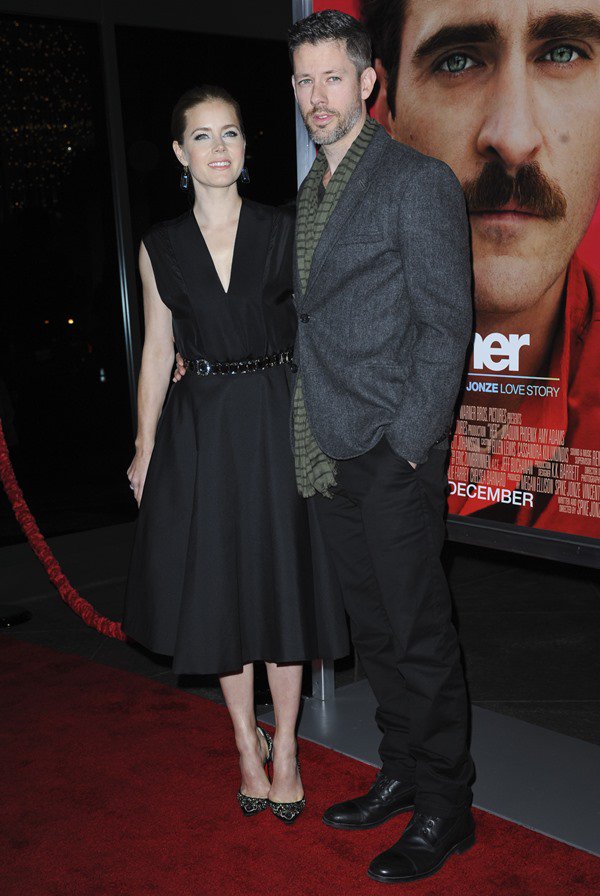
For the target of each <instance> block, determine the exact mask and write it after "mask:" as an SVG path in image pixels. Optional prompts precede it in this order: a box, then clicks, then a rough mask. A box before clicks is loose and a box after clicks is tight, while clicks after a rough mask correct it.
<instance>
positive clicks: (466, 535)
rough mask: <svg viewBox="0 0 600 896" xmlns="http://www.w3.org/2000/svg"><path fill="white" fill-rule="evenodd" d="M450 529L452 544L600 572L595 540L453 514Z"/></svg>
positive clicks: (448, 522) (599, 552)
mask: <svg viewBox="0 0 600 896" xmlns="http://www.w3.org/2000/svg"><path fill="white" fill-rule="evenodd" d="M446 528H447V533H448V541H451V542H456V543H459V544H471V545H474V546H476V547H484V548H493V549H495V550H499V551H509V552H511V553H513V554H524V555H526V556H530V557H540V558H542V559H545V560H554V561H556V562H559V563H571V564H573V565H576V566H587V567H590V568H592V569H600V541H599V540H598V539H595V538H585V537H584V536H577V535H569V534H565V533H563V532H551V531H549V530H547V529H533V528H529V527H526V526H515V525H510V524H507V523H494V522H488V521H486V520H473V519H465V518H462V517H458V516H454V515H452V514H449V515H448V519H447V520H446Z"/></svg>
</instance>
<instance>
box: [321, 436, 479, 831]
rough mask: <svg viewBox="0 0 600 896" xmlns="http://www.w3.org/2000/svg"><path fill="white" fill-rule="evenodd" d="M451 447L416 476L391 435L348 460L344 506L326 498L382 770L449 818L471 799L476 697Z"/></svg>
mask: <svg viewBox="0 0 600 896" xmlns="http://www.w3.org/2000/svg"><path fill="white" fill-rule="evenodd" d="M446 465H447V450H445V449H444V448H441V447H433V448H432V449H431V450H430V452H429V457H428V459H427V461H426V462H425V463H423V464H420V465H419V466H418V467H417V469H416V470H414V469H413V468H412V467H411V465H410V464H409V463H408V462H407V461H406V460H404V459H403V458H401V457H398V456H397V455H396V454H395V453H394V452H393V451H392V449H391V448H390V446H389V444H388V442H387V441H386V439H385V437H384V438H382V439H381V440H380V441H379V443H378V444H376V445H375V447H374V448H372V449H371V450H370V451H368V452H367V453H366V454H362V455H360V456H359V457H356V458H352V459H350V460H341V461H338V462H337V485H336V487H335V488H334V489H333V495H334V496H333V498H332V499H330V498H325V497H322V496H317V498H316V499H315V504H316V507H317V509H318V516H319V522H320V525H321V528H322V530H323V534H324V536H325V539H326V541H327V545H328V548H329V550H330V553H331V557H332V559H333V562H334V563H335V567H336V570H337V573H338V576H339V579H340V582H341V585H342V588H343V592H344V600H345V604H346V611H347V613H348V615H349V617H350V623H351V630H352V638H353V642H354V646H355V649H356V651H357V653H358V655H359V657H360V661H361V663H362V666H363V668H364V670H365V673H366V675H367V678H368V680H369V683H370V685H371V688H372V689H373V692H374V694H375V697H376V699H377V702H378V710H377V715H376V719H377V722H378V724H379V727H380V728H381V729H382V731H383V739H382V741H381V745H380V750H379V752H380V756H381V760H382V771H383V772H384V774H386V775H387V776H388V777H390V778H395V779H397V780H401V781H406V782H414V783H415V784H416V786H417V797H416V801H415V803H416V807H417V809H418V810H419V811H422V812H424V813H426V814H427V815H433V816H438V817H448V816H451V815H453V814H454V813H455V812H456V811H457V809H458V808H459V807H461V806H465V805H468V804H469V803H470V799H471V792H470V788H469V783H470V779H471V777H472V773H473V767H472V763H471V759H470V757H469V754H468V751H467V747H466V743H467V718H468V710H467V697H466V690H465V683H464V677H463V672H462V668H461V664H460V652H459V647H458V640H457V636H456V631H455V629H454V626H453V624H452V621H451V603H450V595H449V591H448V584H447V582H446V577H445V575H444V571H443V569H442V565H441V561H440V553H441V550H442V546H443V541H444V532H445V523H444V510H445V495H446V485H447V480H446Z"/></svg>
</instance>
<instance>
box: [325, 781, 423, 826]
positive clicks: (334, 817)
mask: <svg viewBox="0 0 600 896" xmlns="http://www.w3.org/2000/svg"><path fill="white" fill-rule="evenodd" d="M415 793H416V787H415V786H414V785H413V784H406V783H403V782H402V781H394V779H393V778H387V777H386V776H385V775H384V774H383V773H382V772H378V773H377V777H376V778H375V781H374V783H373V786H372V787H371V789H370V790H369V791H368V792H367V793H365V795H364V796H357V797H356V798H355V799H353V800H347V801H346V802H345V803H336V804H335V806H331V808H330V809H328V810H327V812H326V813H325V815H324V816H323V821H324V822H325V824H328V825H329V827H331V828H341V829H342V830H345V831H353V830H356V829H358V828H363V829H364V828H376V827H377V825H379V824H383V822H384V821H387V820H388V818H393V817H394V815H398V814H399V813H400V812H408V811H409V810H411V809H412V808H413V804H414V799H415Z"/></svg>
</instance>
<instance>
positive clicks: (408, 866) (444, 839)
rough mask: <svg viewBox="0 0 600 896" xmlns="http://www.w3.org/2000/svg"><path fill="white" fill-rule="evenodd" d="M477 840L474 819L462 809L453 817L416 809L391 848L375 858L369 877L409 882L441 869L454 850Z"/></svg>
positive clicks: (466, 847) (458, 851)
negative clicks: (439, 815) (436, 816)
mask: <svg viewBox="0 0 600 896" xmlns="http://www.w3.org/2000/svg"><path fill="white" fill-rule="evenodd" d="M474 843H475V822H474V820H473V816H472V815H471V811H470V810H469V809H463V810H462V811H461V812H460V814H459V815H454V816H453V817H452V818H433V817H431V816H429V815H423V814H422V813H420V812H415V814H414V815H413V817H412V818H411V820H410V821H409V823H408V827H407V828H406V830H405V831H404V833H403V834H402V836H401V837H400V839H399V840H398V842H397V843H395V844H394V845H393V846H392V847H391V848H390V849H387V850H386V851H385V852H382V853H381V855H379V856H377V858H375V859H373V861H372V862H371V866H370V868H369V871H368V875H369V877H372V878H373V880H379V881H382V882H383V883H391V884H399V883H410V882H411V881H413V880H420V879H421V878H422V877H429V875H430V874H435V873H436V871H439V870H440V868H441V867H442V865H443V864H444V862H445V861H446V859H448V858H450V856H451V855H452V854H453V853H457V854H458V853H461V852H466V850H467V849H470V848H471V846H473V844H474Z"/></svg>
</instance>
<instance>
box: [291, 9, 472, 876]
mask: <svg viewBox="0 0 600 896" xmlns="http://www.w3.org/2000/svg"><path fill="white" fill-rule="evenodd" d="M289 46H290V55H291V58H292V63H293V71H294V74H293V86H294V91H295V94H296V99H297V101H298V104H299V107H300V111H301V113H302V116H303V119H304V121H305V124H306V126H307V128H308V131H309V133H310V135H311V136H312V138H313V139H314V140H315V142H316V143H317V144H319V145H320V146H321V150H320V152H319V154H318V156H317V159H316V160H315V163H314V165H313V167H312V168H311V171H310V173H309V175H308V176H307V178H306V180H305V181H304V183H303V185H302V187H301V189H300V193H299V197H298V221H297V233H296V267H295V302H296V306H297V310H298V319H299V327H298V336H297V341H296V348H295V355H294V361H295V364H296V365H297V378H296V386H295V392H294V407H293V415H292V429H293V437H294V438H293V441H294V452H295V457H296V471H297V479H298V486H299V490H300V491H301V493H302V494H304V495H305V496H306V497H311V500H314V501H315V503H316V505H317V508H318V515H319V521H320V525H321V527H322V529H323V533H324V535H325V537H326V540H327V543H328V546H329V549H330V551H331V556H332V559H333V561H334V563H335V566H336V569H337V572H338V576H339V578H340V581H341V584H342V587H343V591H344V599H345V604H346V609H347V611H348V614H349V617H350V620H351V629H352V635H353V640H354V645H355V647H356V650H357V652H358V655H359V657H360V660H361V663H362V665H363V668H364V669H365V672H366V674H367V676H368V679H369V682H370V684H371V686H372V688H373V691H374V693H375V696H376V698H377V701H378V710H377V722H378V724H379V726H380V728H381V729H382V731H383V739H382V741H381V746H380V755H381V760H382V770H381V772H380V773H378V775H377V777H376V779H375V782H374V784H373V786H372V788H371V789H370V790H369V792H368V793H367V794H365V795H362V796H360V797H356V798H354V799H350V800H348V801H346V802H343V803H340V804H337V805H336V806H332V807H331V808H330V809H328V810H327V812H326V813H325V816H324V819H323V820H324V821H325V823H326V824H328V825H330V826H331V827H334V828H341V829H360V828H371V827H374V826H375V825H378V824H381V823H383V822H384V821H386V820H387V819H388V818H391V817H393V816H394V815H396V814H398V813H399V812H404V811H408V810H410V809H413V807H414V814H413V816H412V819H411V821H410V822H409V824H408V827H407V829H406V831H405V832H404V834H403V835H402V837H401V838H400V840H399V841H398V842H397V843H396V844H394V846H392V847H391V848H390V849H389V850H387V851H386V852H384V853H382V854H381V855H380V856H378V857H376V858H375V859H374V860H373V862H372V863H371V866H370V868H369V875H370V876H371V877H373V878H374V879H376V880H380V881H397V882H407V881H413V880H417V879H419V878H421V877H425V876H427V875H430V874H433V873H435V872H436V871H437V870H438V869H439V868H440V867H441V866H442V865H443V864H444V862H445V861H446V859H447V858H448V857H449V856H450V855H452V854H453V853H460V852H463V851H464V850H466V849H468V848H469V847H470V846H471V845H472V843H473V842H474V823H473V819H472V816H471V812H470V800H471V792H470V786H469V785H470V781H471V778H472V773H473V768H472V763H471V760H470V757H469V753H468V749H467V698H466V692H465V684H464V678H463V673H462V669H461V665H460V658H459V648H458V642H457V637H456V632H455V630H454V628H453V626H452V622H451V610H450V596H449V592H448V586H447V582H446V579H445V576H444V572H443V570H442V567H441V563H440V552H441V548H442V545H443V540H444V511H445V492H446V463H447V454H448V433H449V431H450V428H451V424H452V415H453V408H454V404H455V401H456V397H457V394H458V390H459V386H460V381H461V376H462V371H463V367H464V364H465V356H466V351H467V347H468V344H469V341H470V336H471V269H470V253H469V232H468V224H467V215H466V209H465V202H464V198H463V194H462V191H461V189H460V186H459V184H458V181H457V180H456V178H455V177H454V175H453V174H452V172H451V171H450V169H449V168H448V167H447V166H446V165H445V164H444V163H442V162H440V161H438V160H434V159H432V158H429V157H427V156H423V155H421V154H420V153H418V152H416V151H414V150H412V149H409V148H408V147H407V146H404V145H402V144H400V143H397V142H395V141H393V140H392V139H391V138H390V137H388V135H387V134H386V133H385V131H384V129H383V128H381V127H380V126H379V125H377V124H376V123H375V122H374V121H373V120H372V119H369V118H368V117H367V111H366V105H365V101H366V99H367V98H368V96H369V95H370V93H371V91H372V89H373V86H374V82H375V72H374V71H373V69H372V68H371V51H370V41H369V38H368V35H367V33H366V31H365V30H364V28H363V27H362V25H360V24H359V23H358V22H357V21H356V20H355V19H353V18H352V17H351V16H347V15H345V14H344V13H340V12H335V11H332V10H327V11H325V12H322V13H316V14H314V15H312V16H309V17H308V18H307V19H304V20H302V21H300V22H297V23H296V24H295V25H294V26H293V27H292V29H291V31H290V45H289ZM312 496H314V498H313V497H312Z"/></svg>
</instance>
